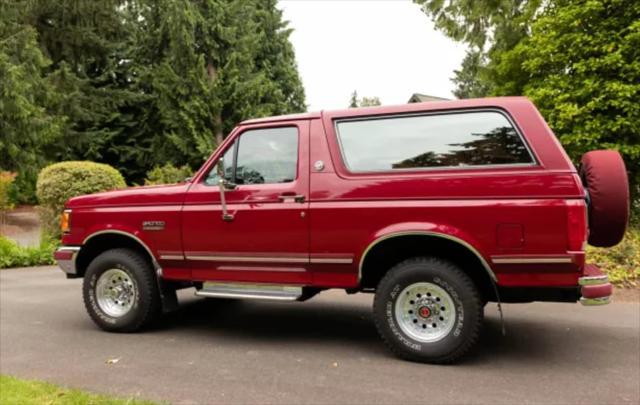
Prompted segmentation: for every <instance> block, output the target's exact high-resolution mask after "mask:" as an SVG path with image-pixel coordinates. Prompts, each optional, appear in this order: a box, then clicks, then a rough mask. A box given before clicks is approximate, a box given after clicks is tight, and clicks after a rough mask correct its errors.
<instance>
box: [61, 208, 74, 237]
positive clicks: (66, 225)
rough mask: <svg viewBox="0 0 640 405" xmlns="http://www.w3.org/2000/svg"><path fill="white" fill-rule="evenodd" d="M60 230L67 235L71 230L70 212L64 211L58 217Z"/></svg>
mask: <svg viewBox="0 0 640 405" xmlns="http://www.w3.org/2000/svg"><path fill="white" fill-rule="evenodd" d="M60 230H61V231H62V233H67V232H69V230H71V210H64V212H63V213H62V215H61V216H60Z"/></svg>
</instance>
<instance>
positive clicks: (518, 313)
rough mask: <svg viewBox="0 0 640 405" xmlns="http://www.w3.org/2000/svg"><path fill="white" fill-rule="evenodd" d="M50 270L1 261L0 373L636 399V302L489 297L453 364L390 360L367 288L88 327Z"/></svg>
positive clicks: (160, 395) (80, 384)
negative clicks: (478, 334) (501, 307)
mask: <svg viewBox="0 0 640 405" xmlns="http://www.w3.org/2000/svg"><path fill="white" fill-rule="evenodd" d="M54 269H55V268H54V267H41V268H35V269H16V270H2V271H0V373H3V374H11V375H15V376H18V377H23V378H37V379H43V380H47V381H51V382H55V383H59V384H64V385H68V386H71V387H75V388H82V389H87V390H91V391H97V392H104V393H110V394H114V395H118V396H124V397H130V396H139V397H142V398H147V399H152V400H165V401H170V402H174V403H206V404H213V403H248V402H256V403H332V404H333V403H433V404H435V403H491V404H514V403H519V404H524V403H543V402H545V403H567V404H577V403H580V404H585V403H594V404H596V403H597V404H603V403H610V404H612V403H632V404H637V403H639V402H640V305H639V304H638V302H637V300H635V302H633V301H634V300H631V302H620V303H613V304H611V305H608V306H604V307H597V308H585V307H582V306H580V305H577V304H546V303H536V304H525V305H506V306H505V316H506V320H507V335H506V336H502V335H501V333H500V323H499V318H498V316H497V312H496V310H495V305H489V306H488V308H487V315H486V318H487V319H486V327H485V330H484V333H483V336H482V340H481V342H480V345H479V347H478V349H477V350H476V351H475V352H474V353H473V355H472V356H471V357H469V358H468V359H467V360H466V361H464V362H463V363H461V364H458V365H455V366H430V365H423V364H414V363H408V362H404V361H400V360H397V359H396V358H394V357H393V356H391V355H390V354H389V352H388V351H387V350H386V349H385V348H384V346H383V345H382V343H381V341H380V340H379V339H378V336H377V334H376V331H375V328H374V325H373V321H372V319H371V310H370V309H371V299H372V297H371V296H370V295H363V294H358V295H355V296H347V295H346V294H345V293H344V292H341V291H335V292H334V291H331V292H325V293H322V294H320V295H319V296H317V297H315V298H313V299H312V300H310V301H308V302H306V303H270V302H268V303H267V302H256V301H251V302H249V301H215V300H205V299H201V298H196V297H193V291H189V290H187V291H184V292H182V294H181V298H182V300H181V302H182V305H181V308H180V310H179V311H177V312H176V313H173V314H171V315H169V316H167V317H166V318H165V319H164V322H163V323H162V325H161V326H159V327H157V328H155V329H154V330H151V331H148V332H145V333H140V334H129V335H124V334H110V333H105V332H102V331H100V330H98V329H97V328H96V327H95V326H94V324H93V323H92V322H91V321H90V319H89V317H88V316H87V315H86V314H85V311H84V307H83V304H82V298H81V293H80V286H81V280H66V279H65V278H64V276H63V274H62V273H61V272H60V271H58V270H54Z"/></svg>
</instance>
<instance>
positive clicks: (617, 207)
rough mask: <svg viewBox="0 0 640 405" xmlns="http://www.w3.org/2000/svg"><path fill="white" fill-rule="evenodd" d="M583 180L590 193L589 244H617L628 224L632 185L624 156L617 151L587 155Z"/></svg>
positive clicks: (582, 172) (582, 175)
mask: <svg viewBox="0 0 640 405" xmlns="http://www.w3.org/2000/svg"><path fill="white" fill-rule="evenodd" d="M580 177H581V178H582V181H583V182H584V183H585V187H586V188H587V190H588V191H589V201H590V203H589V244H590V245H593V246H598V247H610V246H614V245H616V244H618V242H620V241H621V240H622V238H623V237H624V232H625V230H626V229H627V223H628V221H629V181H628V180H627V170H626V168H625V166H624V161H623V160H622V156H620V153H618V152H617V151H615V150H596V151H592V152H587V153H585V154H584V155H583V156H582V161H581V165H580Z"/></svg>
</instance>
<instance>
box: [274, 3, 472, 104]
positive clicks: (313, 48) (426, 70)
mask: <svg viewBox="0 0 640 405" xmlns="http://www.w3.org/2000/svg"><path fill="white" fill-rule="evenodd" d="M278 6H279V7H280V8H281V9H282V10H283V11H284V19H285V20H288V21H289V27H291V28H293V29H294V31H293V33H292V34H291V37H290V39H291V42H292V43H293V46H294V48H295V51H296V59H297V62H298V69H299V72H300V75H301V76H302V81H303V83H304V88H305V92H306V99H307V104H308V105H309V111H317V110H322V109H339V108H346V107H347V106H348V104H349V98H350V96H351V93H352V92H353V90H357V91H358V96H359V97H363V96H368V97H370V96H377V97H379V98H380V101H381V102H382V104H383V105H388V104H404V103H406V102H407V100H409V97H411V95H412V94H413V93H423V94H429V95H432V96H439V97H446V98H453V95H452V93H451V91H452V90H453V83H452V82H451V80H450V79H451V77H453V71H454V69H458V68H459V67H460V63H461V61H462V58H463V57H464V51H465V48H464V46H463V45H460V44H457V43H455V42H453V41H452V40H450V39H448V38H446V37H445V36H444V35H443V34H441V33H440V32H439V31H436V30H435V29H434V27H433V23H432V22H431V19H430V18H429V17H428V16H427V15H426V14H424V13H423V12H422V11H421V10H420V7H419V6H418V5H416V4H414V3H412V2H411V1H409V0H280V1H279V2H278Z"/></svg>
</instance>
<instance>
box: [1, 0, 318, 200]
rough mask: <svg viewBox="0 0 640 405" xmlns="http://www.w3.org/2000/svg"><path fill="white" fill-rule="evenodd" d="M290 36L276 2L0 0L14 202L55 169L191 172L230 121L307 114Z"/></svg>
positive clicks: (138, 177)
mask: <svg viewBox="0 0 640 405" xmlns="http://www.w3.org/2000/svg"><path fill="white" fill-rule="evenodd" d="M290 33H291V30H290V29H289V28H287V23H286V22H285V21H283V18H282V12H281V11H280V10H278V9H277V7H276V1H275V0H247V1H243V2H238V1H232V0H205V1H200V2H193V1H188V0H133V1H125V0H106V1H102V2H95V1H92V0H77V1H73V2H70V1H61V2H51V1H48V0H14V1H10V2H2V3H0V83H3V86H2V88H1V90H0V122H1V123H2V126H3V127H2V137H1V138H0V155H2V156H3V159H2V162H0V166H1V169H4V170H11V171H15V172H18V179H17V180H16V186H15V189H14V191H13V192H12V197H13V198H14V199H20V200H22V201H25V200H29V199H30V198H31V196H30V195H29V192H30V190H32V189H33V187H30V186H32V184H33V183H34V182H35V178H36V175H37V173H38V171H39V170H40V169H41V168H42V167H43V166H44V165H46V164H47V163H50V162H54V161H64V160H93V161H97V162H102V163H107V164H109V165H111V166H114V167H115V168H117V169H119V170H120V171H121V172H122V173H123V174H124V175H125V177H126V179H127V181H128V182H130V183H140V182H142V181H143V180H144V178H145V175H146V173H147V172H148V171H149V170H150V169H151V168H152V167H155V166H159V165H163V164H165V163H171V164H173V165H174V166H182V165H185V164H188V165H190V166H191V167H196V166H199V165H200V164H201V163H202V161H203V159H204V158H205V157H206V156H207V155H209V154H210V153H211V151H212V149H213V148H214V147H215V146H216V143H217V142H219V141H220V140H222V138H223V137H224V134H225V133H227V132H228V131H230V129H231V128H232V127H234V126H235V125H236V124H237V123H238V122H239V121H241V120H244V119H246V118H249V117H258V116H265V115H277V114H285V113H291V112H299V111H303V110H305V109H306V106H305V104H304V91H303V88H302V84H301V81H300V78H299V76H298V72H297V66H296V63H295V55H294V52H293V47H292V45H291V43H290V42H289V35H290ZM5 156H7V157H8V158H7V159H4V157H5Z"/></svg>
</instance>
